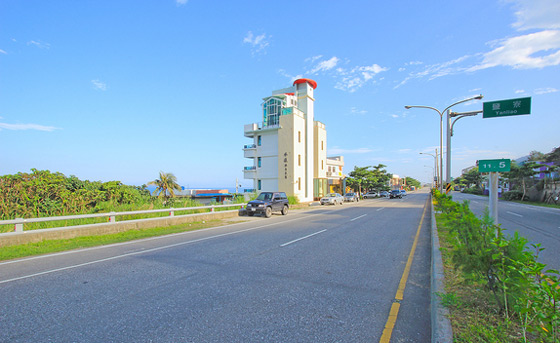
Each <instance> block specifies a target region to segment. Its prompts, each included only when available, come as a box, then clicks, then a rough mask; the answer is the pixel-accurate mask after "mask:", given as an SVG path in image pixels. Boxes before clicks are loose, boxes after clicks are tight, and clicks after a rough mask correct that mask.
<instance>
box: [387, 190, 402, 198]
mask: <svg viewBox="0 0 560 343" xmlns="http://www.w3.org/2000/svg"><path fill="white" fill-rule="evenodd" d="M393 198H399V199H402V193H401V191H400V190H399V189H393V190H392V191H391V192H390V193H389V199H393Z"/></svg>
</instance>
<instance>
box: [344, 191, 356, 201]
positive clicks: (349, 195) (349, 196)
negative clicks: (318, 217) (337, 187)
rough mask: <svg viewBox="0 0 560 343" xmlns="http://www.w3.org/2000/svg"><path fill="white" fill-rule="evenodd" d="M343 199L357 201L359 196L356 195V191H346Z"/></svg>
mask: <svg viewBox="0 0 560 343" xmlns="http://www.w3.org/2000/svg"><path fill="white" fill-rule="evenodd" d="M344 201H348V202H357V201H360V198H359V197H358V193H346V194H344Z"/></svg>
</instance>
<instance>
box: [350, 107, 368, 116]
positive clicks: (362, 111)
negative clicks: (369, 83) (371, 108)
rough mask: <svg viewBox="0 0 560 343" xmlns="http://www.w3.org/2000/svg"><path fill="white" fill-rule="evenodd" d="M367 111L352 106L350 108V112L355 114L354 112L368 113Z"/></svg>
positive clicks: (359, 113) (358, 113) (357, 113)
mask: <svg viewBox="0 0 560 343" xmlns="http://www.w3.org/2000/svg"><path fill="white" fill-rule="evenodd" d="M366 113H367V111H366V110H359V109H357V108H356V107H352V108H351V109H350V114H352V115H354V114H356V115H364V114H366Z"/></svg>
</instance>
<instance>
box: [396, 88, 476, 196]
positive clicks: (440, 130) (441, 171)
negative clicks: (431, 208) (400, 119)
mask: <svg viewBox="0 0 560 343" xmlns="http://www.w3.org/2000/svg"><path fill="white" fill-rule="evenodd" d="M480 99H482V94H480V95H477V96H475V97H471V98H468V99H464V100H461V101H457V102H455V103H453V104H451V105H449V106H447V107H446V108H445V109H444V110H443V111H439V110H438V109H437V108H435V107H431V106H418V105H414V106H405V107H404V108H406V109H407V110H408V109H411V108H428V109H430V110H434V111H436V112H437V113H438V114H439V150H440V172H439V175H440V185H439V191H440V193H443V113H445V111H447V110H449V109H450V108H451V107H453V106H455V105H458V104H461V103H463V102H467V101H471V100H480ZM447 122H448V128H449V114H448V117H447ZM450 160H451V149H449V147H448V148H447V164H448V165H450ZM450 174H451V171H449V174H448V175H447V180H446V182H447V183H449V182H450V181H451V180H450V179H449V178H450V177H451V175H450Z"/></svg>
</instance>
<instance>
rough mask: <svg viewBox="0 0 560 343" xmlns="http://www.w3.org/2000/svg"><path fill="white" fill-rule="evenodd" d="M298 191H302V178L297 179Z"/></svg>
mask: <svg viewBox="0 0 560 343" xmlns="http://www.w3.org/2000/svg"><path fill="white" fill-rule="evenodd" d="M297 189H298V191H301V177H298V179H297Z"/></svg>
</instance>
